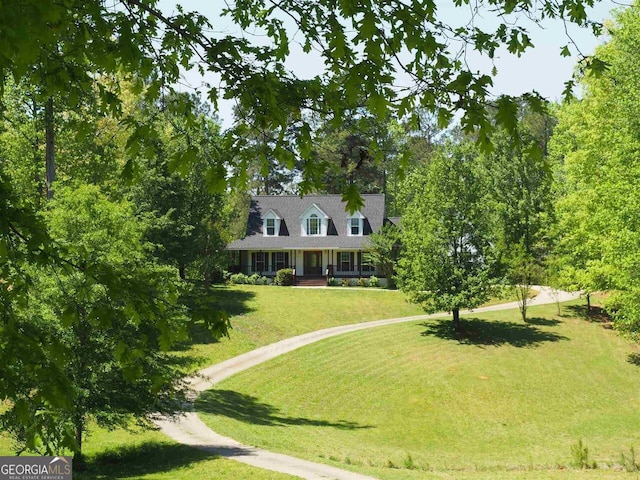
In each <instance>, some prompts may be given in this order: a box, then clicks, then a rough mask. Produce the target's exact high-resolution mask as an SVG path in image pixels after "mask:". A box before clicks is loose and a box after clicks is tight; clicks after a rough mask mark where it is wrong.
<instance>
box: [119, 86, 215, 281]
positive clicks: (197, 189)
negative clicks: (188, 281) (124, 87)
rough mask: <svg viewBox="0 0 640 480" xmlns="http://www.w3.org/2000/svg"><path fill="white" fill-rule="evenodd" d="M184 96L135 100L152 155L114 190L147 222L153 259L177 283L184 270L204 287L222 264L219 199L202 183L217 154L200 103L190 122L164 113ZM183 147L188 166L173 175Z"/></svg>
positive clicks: (211, 126)
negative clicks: (152, 135) (170, 269)
mask: <svg viewBox="0 0 640 480" xmlns="http://www.w3.org/2000/svg"><path fill="white" fill-rule="evenodd" d="M184 96H186V94H184V93H180V94H178V93H176V94H173V95H172V96H170V97H168V98H167V99H165V102H163V104H153V105H148V104H145V103H144V102H141V101H140V100H141V99H140V98H139V97H138V100H139V102H138V103H137V105H138V108H137V110H138V121H139V122H141V123H145V124H147V125H149V126H150V127H151V128H154V129H156V130H158V131H159V132H160V135H159V137H158V138H157V139H151V140H149V141H148V142H143V145H144V147H145V148H148V149H151V150H153V152H154V155H153V157H152V158H145V156H140V158H137V162H136V176H137V178H136V182H134V183H133V184H131V185H124V186H121V187H120V189H119V190H120V191H121V192H124V194H125V195H126V196H127V197H128V198H129V199H130V200H131V201H132V202H133V204H134V205H135V207H136V214H137V215H140V216H143V217H145V218H147V220H148V221H149V224H150V227H149V229H148V230H147V232H146V237H147V240H149V241H150V242H151V243H153V244H154V245H155V246H156V250H155V253H156V256H157V257H158V258H159V259H160V260H161V261H162V262H163V263H166V264H169V265H172V266H174V267H176V268H177V269H178V271H179V273H180V277H181V278H182V279H185V278H186V276H187V270H188V269H190V270H191V271H190V274H191V278H193V279H201V280H202V279H205V280H206V281H207V283H208V284H210V283H211V281H212V279H213V277H214V276H216V275H215V272H216V271H218V272H221V271H222V265H221V263H222V262H223V259H222V257H223V255H222V251H223V241H222V239H221V238H220V237H221V233H220V229H221V227H220V224H221V222H222V220H223V219H222V214H221V211H222V208H223V207H222V206H223V202H224V200H223V195H222V194H220V193H213V192H212V191H211V188H210V182H208V181H207V175H208V174H210V173H211V170H210V167H212V166H214V165H215V163H216V159H217V158H218V157H219V156H220V155H222V152H221V145H220V143H221V136H220V127H219V125H218V124H217V123H216V121H215V119H213V118H211V115H210V112H209V109H208V107H207V106H206V104H200V106H199V109H198V110H199V114H198V116H197V117H196V121H194V122H190V123H187V122H184V121H183V119H182V118H181V117H180V116H177V115H175V114H173V113H172V112H171V110H168V111H165V109H164V107H163V105H164V103H166V102H172V101H174V97H184ZM193 101H194V103H197V101H196V100H193ZM187 149H189V151H191V155H192V158H191V159H190V160H189V165H188V168H184V169H182V170H181V172H175V171H173V168H172V162H173V161H174V160H175V153H176V152H179V151H185V150H187ZM218 277H220V275H218Z"/></svg>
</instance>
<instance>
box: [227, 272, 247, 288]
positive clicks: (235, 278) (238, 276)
mask: <svg viewBox="0 0 640 480" xmlns="http://www.w3.org/2000/svg"><path fill="white" fill-rule="evenodd" d="M229 281H230V282H231V283H233V284H235V285H244V284H247V283H249V277H247V276H246V275H245V274H244V273H234V274H233V275H231V277H229Z"/></svg>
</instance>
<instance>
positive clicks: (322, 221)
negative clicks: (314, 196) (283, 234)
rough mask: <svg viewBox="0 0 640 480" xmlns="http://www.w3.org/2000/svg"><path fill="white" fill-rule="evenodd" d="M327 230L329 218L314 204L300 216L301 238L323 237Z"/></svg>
mask: <svg viewBox="0 0 640 480" xmlns="http://www.w3.org/2000/svg"><path fill="white" fill-rule="evenodd" d="M328 228H329V216H328V215H327V214H326V213H324V212H323V211H322V209H321V208H320V207H318V206H317V205H316V204H315V203H313V204H311V205H309V207H308V208H307V209H306V210H305V211H304V213H303V214H302V215H300V230H301V234H302V236H303V237H306V236H310V237H311V236H313V237H324V236H326V235H327V230H328Z"/></svg>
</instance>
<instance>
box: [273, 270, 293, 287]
mask: <svg viewBox="0 0 640 480" xmlns="http://www.w3.org/2000/svg"><path fill="white" fill-rule="evenodd" d="M275 283H276V285H280V286H281V287H290V286H291V285H293V270H291V269H290V268H283V269H282V270H278V273H276V280H275Z"/></svg>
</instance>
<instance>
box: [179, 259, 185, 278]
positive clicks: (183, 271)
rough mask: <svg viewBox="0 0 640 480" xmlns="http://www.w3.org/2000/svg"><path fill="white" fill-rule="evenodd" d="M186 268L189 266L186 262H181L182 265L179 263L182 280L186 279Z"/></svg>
mask: <svg viewBox="0 0 640 480" xmlns="http://www.w3.org/2000/svg"><path fill="white" fill-rule="evenodd" d="M186 269H187V267H186V266H185V264H184V263H180V265H178V274H179V275H180V279H181V280H184V279H185V278H186V276H187V272H186Z"/></svg>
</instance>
